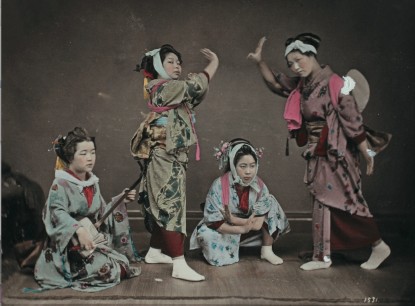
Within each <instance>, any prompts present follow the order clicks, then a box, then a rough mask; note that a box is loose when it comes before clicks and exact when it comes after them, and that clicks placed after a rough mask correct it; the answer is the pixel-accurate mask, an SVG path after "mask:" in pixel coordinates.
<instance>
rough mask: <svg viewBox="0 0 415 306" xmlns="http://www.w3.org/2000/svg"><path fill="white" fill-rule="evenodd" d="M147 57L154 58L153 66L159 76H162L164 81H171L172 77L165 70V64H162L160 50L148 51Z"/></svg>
mask: <svg viewBox="0 0 415 306" xmlns="http://www.w3.org/2000/svg"><path fill="white" fill-rule="evenodd" d="M145 55H146V56H152V57H153V66H154V69H155V70H156V71H157V73H158V74H159V76H161V77H162V78H163V79H166V80H170V79H171V77H170V76H169V75H168V74H167V72H166V70H164V67H163V63H162V62H161V58H160V48H159V49H154V50H151V51H148V52H147V53H146V54H145Z"/></svg>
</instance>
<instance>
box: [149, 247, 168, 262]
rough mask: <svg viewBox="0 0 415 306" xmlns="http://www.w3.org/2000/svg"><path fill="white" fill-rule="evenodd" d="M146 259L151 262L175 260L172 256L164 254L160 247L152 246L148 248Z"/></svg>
mask: <svg viewBox="0 0 415 306" xmlns="http://www.w3.org/2000/svg"><path fill="white" fill-rule="evenodd" d="M144 261H145V262H146V263H149V264H155V263H172V262H173V260H172V259H171V257H170V256H167V255H165V254H163V253H162V252H161V250H160V249H154V248H152V247H150V249H149V250H148V252H147V254H146V257H144Z"/></svg>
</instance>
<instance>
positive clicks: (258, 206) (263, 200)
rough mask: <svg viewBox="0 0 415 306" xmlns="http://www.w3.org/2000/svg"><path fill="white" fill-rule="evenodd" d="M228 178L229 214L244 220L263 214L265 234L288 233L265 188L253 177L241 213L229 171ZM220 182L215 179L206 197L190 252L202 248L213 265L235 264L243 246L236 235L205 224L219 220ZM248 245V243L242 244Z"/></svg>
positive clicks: (258, 239) (253, 238)
mask: <svg viewBox="0 0 415 306" xmlns="http://www.w3.org/2000/svg"><path fill="white" fill-rule="evenodd" d="M224 175H228V176H229V181H228V182H229V184H230V185H229V204H228V205H229V211H230V212H231V213H232V214H233V215H235V216H237V217H240V218H248V217H249V216H250V215H251V214H252V213H255V215H257V216H263V215H265V221H264V222H265V223H266V225H267V227H268V231H269V234H270V235H271V236H273V237H275V238H277V237H278V236H280V235H282V234H285V233H288V232H289V231H290V226H289V223H288V220H287V218H286V216H285V213H284V211H283V210H282V208H281V206H280V204H279V203H278V201H277V200H276V199H275V197H274V196H273V195H272V194H270V193H269V191H268V188H267V186H266V185H265V184H264V183H263V182H262V181H261V179H260V178H259V177H258V176H256V177H255V178H254V180H253V181H252V183H251V184H250V187H248V188H249V209H248V211H247V212H243V211H242V210H241V208H240V206H239V203H240V201H239V197H238V194H237V191H236V186H235V184H234V182H233V178H232V174H231V172H227V173H226V174H224ZM222 186H223V185H222V180H221V178H217V179H216V180H215V181H214V182H213V184H212V186H211V187H210V190H209V192H208V195H207V197H206V202H205V208H204V218H203V219H202V220H201V221H200V222H199V224H198V225H197V226H196V228H195V230H194V231H193V234H192V236H191V238H190V249H191V250H192V249H197V248H200V247H201V248H202V251H203V256H204V257H205V258H206V260H207V261H208V262H209V263H210V264H211V265H214V266H224V265H230V264H233V263H237V262H238V261H239V246H243V242H241V235H240V234H222V233H220V232H218V231H217V230H215V229H213V228H210V227H209V226H208V225H209V224H211V223H215V222H218V221H223V220H224V217H223V215H222V213H221V211H220V210H221V209H222V210H223V200H222ZM261 236H262V235H261V234H260V233H259V234H258V235H256V236H251V237H250V238H248V239H247V241H246V242H248V240H249V246H254V245H261V241H262V237H261ZM246 246H248V244H247V245H246Z"/></svg>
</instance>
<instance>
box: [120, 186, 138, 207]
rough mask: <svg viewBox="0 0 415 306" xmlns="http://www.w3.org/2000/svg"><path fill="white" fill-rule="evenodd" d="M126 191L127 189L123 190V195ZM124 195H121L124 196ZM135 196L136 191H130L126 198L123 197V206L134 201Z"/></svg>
mask: <svg viewBox="0 0 415 306" xmlns="http://www.w3.org/2000/svg"><path fill="white" fill-rule="evenodd" d="M127 191H128V189H127V188H126V189H124V193H125V192H127ZM124 193H122V194H124ZM136 194H137V191H136V190H135V189H133V190H130V191H129V192H128V193H127V196H126V197H125V199H124V203H125V204H127V203H130V202H131V201H134V199H135V196H136Z"/></svg>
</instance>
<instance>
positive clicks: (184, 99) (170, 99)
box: [152, 73, 209, 107]
mask: <svg viewBox="0 0 415 306" xmlns="http://www.w3.org/2000/svg"><path fill="white" fill-rule="evenodd" d="M208 88H209V85H208V79H207V77H206V76H205V75H204V74H203V73H191V74H189V75H188V76H187V78H186V79H185V80H183V81H182V80H170V81H167V82H165V83H164V84H162V85H161V86H160V87H159V88H158V89H157V91H156V92H155V93H154V94H153V99H152V101H153V104H154V105H156V106H173V105H177V104H180V103H188V104H189V106H190V107H195V106H197V105H199V104H200V102H202V100H203V98H204V97H205V95H206V93H207V91H208Z"/></svg>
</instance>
